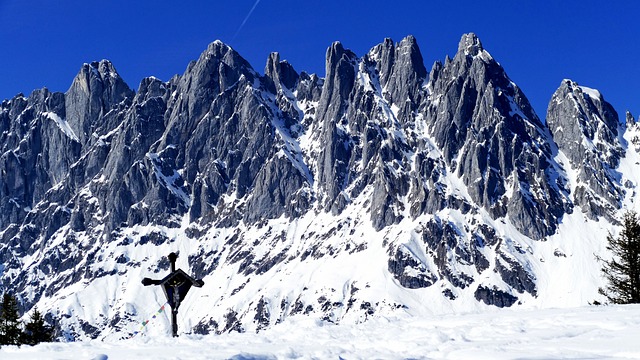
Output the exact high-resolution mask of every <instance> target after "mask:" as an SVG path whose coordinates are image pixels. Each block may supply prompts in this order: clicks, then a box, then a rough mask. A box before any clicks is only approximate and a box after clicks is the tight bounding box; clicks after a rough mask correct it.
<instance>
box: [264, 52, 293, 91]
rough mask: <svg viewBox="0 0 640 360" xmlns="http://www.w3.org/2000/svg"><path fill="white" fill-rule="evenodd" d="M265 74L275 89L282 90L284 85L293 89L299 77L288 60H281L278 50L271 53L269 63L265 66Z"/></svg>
mask: <svg viewBox="0 0 640 360" xmlns="http://www.w3.org/2000/svg"><path fill="white" fill-rule="evenodd" d="M264 75H265V77H266V78H267V79H269V80H270V82H271V83H272V84H273V86H274V87H275V88H274V90H280V89H281V87H282V86H284V87H285V88H286V89H289V90H293V89H294V88H295V85H296V83H297V81H298V77H299V75H298V73H297V72H296V71H295V69H294V68H293V66H292V65H291V64H289V62H288V61H286V60H284V61H280V54H279V53H277V52H273V53H271V54H270V55H269V58H268V59H267V65H266V66H265V68H264Z"/></svg>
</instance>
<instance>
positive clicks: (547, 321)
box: [0, 305, 640, 360]
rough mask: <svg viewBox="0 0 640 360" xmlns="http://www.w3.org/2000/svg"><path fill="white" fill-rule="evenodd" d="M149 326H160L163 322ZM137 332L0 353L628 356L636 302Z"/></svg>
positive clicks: (637, 323)
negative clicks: (207, 331) (200, 331)
mask: <svg viewBox="0 0 640 360" xmlns="http://www.w3.org/2000/svg"><path fill="white" fill-rule="evenodd" d="M151 326H156V327H164V325H162V324H155V325H153V324H152V325H151ZM164 330H165V332H164V334H159V335H153V336H150V335H143V336H139V337H136V338H133V339H129V340H120V341H105V342H103V341H100V340H92V341H84V342H71V343H49V344H40V345H37V346H22V347H20V348H18V347H16V346H4V347H2V348H0V358H1V359H16V360H26V359H38V360H43V359H109V360H117V359H372V358H382V359H409V358H410V359H432V358H435V359H566V358H574V359H575V358H580V359H629V358H639V357H640V343H639V342H638V341H637V339H638V337H639V336H640V305H626V306H602V307H596V306H590V307H580V308H570V309H544V310H513V309H506V310H500V311H495V312H484V313H470V314H456V315H441V316H431V317H420V318H418V317H409V316H399V317H391V318H376V319H373V320H370V321H367V322H364V323H361V324H357V325H334V324H330V323H327V322H322V321H318V320H314V319H312V318H310V317H306V316H302V317H296V318H292V319H288V320H286V321H285V322H283V323H282V324H280V325H277V326H274V327H272V328H270V329H268V330H265V331H263V332H260V333H258V334H256V333H252V332H247V333H242V334H240V333H230V334H223V335H207V336H196V335H186V334H182V335H181V336H180V337H179V338H177V339H174V338H172V337H170V330H169V328H168V327H166V328H165V329H164Z"/></svg>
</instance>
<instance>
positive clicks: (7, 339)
mask: <svg viewBox="0 0 640 360" xmlns="http://www.w3.org/2000/svg"><path fill="white" fill-rule="evenodd" d="M19 318H20V317H19V315H18V302H17V300H16V298H15V297H14V296H12V295H11V294H9V293H5V294H4V295H3V296H2V304H0V345H20V340H21V336H22V330H21V329H20V320H19Z"/></svg>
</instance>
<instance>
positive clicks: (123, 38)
mask: <svg viewBox="0 0 640 360" xmlns="http://www.w3.org/2000/svg"><path fill="white" fill-rule="evenodd" d="M256 3H257V5H256ZM254 6H255V8H254V11H253V12H252V13H251V16H249V17H248V18H247V15H248V14H249V12H250V10H251V9H252V8H253V7H254ZM639 15H640V2H638V1H631V0H629V1H616V0H614V1H608V2H604V1H592V0H583V1H527V0H522V1H478V0H475V1H456V2H450V1H425V0H415V1H408V0H395V1H378V0H375V1H366V2H365V1H345V0H341V1H335V0H324V1H316V0H310V1H300V0H297V1H293V0H259V1H256V0H234V1H214V0H205V1H199V0H193V1H189V2H180V1H164V0H155V1H142V0H141V1H131V0H128V1H123V0H110V1H101V2H97V1H78V0H64V1H52V0H32V1H28V2H27V1H19V0H0V99H6V98H11V97H13V96H14V95H15V94H17V93H19V92H22V93H25V94H27V95H28V94H29V93H30V92H31V91H32V90H33V89H36V88H41V87H44V86H46V87H48V88H49V89H50V90H53V91H66V90H67V89H68V87H69V85H70V84H71V81H72V80H73V77H74V76H75V74H76V73H77V72H78V70H79V69H80V67H81V66H82V64H83V63H85V62H91V61H94V60H100V59H109V60H111V61H112V62H113V63H114V65H115V66H116V68H117V70H118V72H119V73H120V74H121V75H122V77H123V78H124V79H125V81H126V82H127V83H128V84H129V86H130V87H131V88H133V89H137V87H138V84H139V82H140V80H141V79H142V78H144V77H146V76H151V75H153V76H156V77H158V78H160V79H163V80H168V79H169V78H170V77H171V76H172V75H174V74H181V73H182V72H183V71H184V69H185V68H186V66H187V64H188V63H189V61H190V60H193V59H196V58H197V57H198V55H199V54H200V53H201V52H202V51H203V50H204V49H205V48H206V46H207V44H208V43H210V42H212V41H213V40H216V39H220V40H222V41H224V42H225V43H227V44H229V45H231V46H232V47H233V48H234V49H236V50H237V51H238V52H239V53H240V54H241V55H242V56H243V57H244V58H246V59H247V60H248V61H249V62H250V63H251V64H252V65H253V67H254V68H255V69H256V70H257V71H258V72H260V73H262V72H263V69H264V64H265V62H266V59H267V56H268V54H269V53H270V52H272V51H278V52H280V54H281V58H282V59H287V60H289V62H291V63H292V64H293V66H294V67H295V68H296V70H298V71H302V70H305V71H307V72H315V73H318V74H319V75H321V76H324V57H325V51H326V49H327V47H328V46H329V45H330V44H331V43H332V42H333V41H336V40H339V41H341V42H342V43H343V44H344V46H345V47H347V48H350V49H351V50H353V51H354V52H355V53H356V54H358V55H363V54H364V53H366V52H367V51H368V50H369V49H370V48H371V47H373V46H375V45H376V44H378V43H380V42H381V41H382V40H383V39H384V38H385V37H390V38H392V39H393V40H394V41H400V40H401V39H402V38H403V37H405V36H407V35H409V34H412V35H414V36H415V37H416V38H417V40H418V44H419V45H420V48H421V50H422V55H423V57H424V59H425V65H426V67H427V69H430V68H431V65H432V63H433V62H434V61H435V60H444V58H445V56H446V55H449V56H453V55H454V54H455V52H456V50H457V44H458V41H459V39H460V36H461V35H462V34H463V33H466V32H475V33H476V34H478V36H479V37H480V39H481V41H482V42H483V44H484V47H485V48H486V49H487V50H488V51H489V52H490V53H491V54H492V55H493V57H494V58H495V59H497V60H498V61H499V62H500V63H501V64H502V65H503V66H504V68H505V69H506V71H507V74H509V76H510V77H511V79H512V80H513V81H514V82H516V83H517V84H518V85H519V86H520V87H521V88H522V89H523V91H524V92H525V94H526V95H527V97H528V98H529V99H530V101H531V102H532V104H533V106H534V108H535V110H536V112H537V113H538V115H539V116H540V117H541V118H544V116H545V113H546V107H547V104H548V102H549V99H550V98H551V95H552V94H553V92H554V91H555V90H556V88H557V87H558V86H559V84H560V82H561V80H562V79H564V78H570V79H572V80H574V81H576V82H578V83H579V84H581V85H584V86H588V87H592V88H596V89H599V90H600V91H601V92H602V94H603V95H604V96H605V99H606V100H607V101H609V102H610V103H612V104H613V105H614V107H615V108H616V110H617V111H618V113H619V115H620V116H621V117H623V116H624V112H625V110H631V111H632V113H633V114H634V115H635V116H636V117H638V115H640V90H639V89H640V88H639V85H640V66H639V65H638V63H639V62H640V16H639ZM245 19H246V22H245V23H244V26H243V27H242V28H240V25H241V24H242V23H243V21H244V20H245Z"/></svg>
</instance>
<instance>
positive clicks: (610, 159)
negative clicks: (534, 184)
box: [547, 80, 624, 219]
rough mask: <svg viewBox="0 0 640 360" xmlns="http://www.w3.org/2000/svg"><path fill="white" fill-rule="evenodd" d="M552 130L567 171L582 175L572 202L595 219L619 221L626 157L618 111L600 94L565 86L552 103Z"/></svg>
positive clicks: (570, 84) (549, 118)
mask: <svg viewBox="0 0 640 360" xmlns="http://www.w3.org/2000/svg"><path fill="white" fill-rule="evenodd" d="M547 124H548V126H549V129H550V131H551V133H552V134H553V138H554V140H555V142H556V143H557V144H558V148H559V149H560V151H562V152H563V153H564V154H565V156H566V157H567V158H568V160H569V164H566V166H570V167H571V168H573V169H574V170H575V171H577V172H578V179H579V181H580V184H581V185H580V186H578V187H577V188H576V190H575V192H574V194H573V201H574V202H575V203H576V204H577V205H579V206H580V207H581V208H582V211H583V212H585V213H586V215H587V216H589V217H590V218H592V219H596V218H599V217H601V216H605V217H607V218H609V219H614V212H615V210H617V209H619V208H620V207H621V202H622V198H623V196H624V190H623V189H622V186H621V185H620V184H619V183H618V180H617V179H618V178H619V175H618V173H617V171H615V168H617V167H618V164H619V163H620V159H621V158H622V156H623V155H624V151H623V147H622V145H621V144H620V141H619V132H620V131H621V124H620V123H619V121H618V114H617V113H616V111H615V110H614V109H613V107H612V106H611V105H610V104H609V103H607V102H606V101H605V100H604V98H603V97H602V95H601V94H600V93H599V92H598V91H595V90H592V89H589V88H585V87H580V86H578V84H577V83H575V82H573V81H571V80H564V81H562V84H561V85H560V87H559V88H558V90H556V92H555V93H554V94H553V97H552V98H551V101H550V102H549V108H548V110H547Z"/></svg>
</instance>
